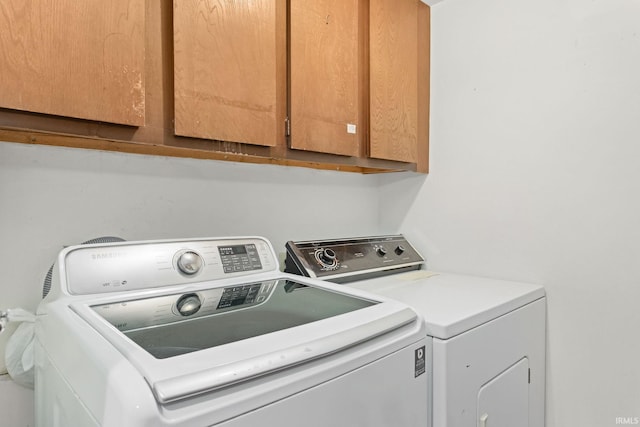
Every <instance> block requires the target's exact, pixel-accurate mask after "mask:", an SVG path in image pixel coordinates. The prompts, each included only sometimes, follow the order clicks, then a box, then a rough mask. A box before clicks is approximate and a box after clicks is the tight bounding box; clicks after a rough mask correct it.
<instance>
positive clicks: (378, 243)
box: [285, 235, 424, 283]
mask: <svg viewBox="0 0 640 427" xmlns="http://www.w3.org/2000/svg"><path fill="white" fill-rule="evenodd" d="M286 250H287V256H286V259H285V272H287V273H292V274H299V275H302V276H307V277H316V278H320V279H326V280H330V281H332V282H336V283H346V282H350V281H355V280H361V279H364V278H371V277H377V276H382V275H385V274H391V273H397V272H399V271H404V270H417V269H420V268H421V266H422V264H424V258H422V256H420V254H419V253H418V252H417V251H416V250H415V249H414V248H413V246H411V244H410V243H409V242H408V241H407V239H405V238H404V236H402V235H391V236H375V237H358V238H349V239H335V240H314V241H301V242H293V241H289V242H287V244H286Z"/></svg>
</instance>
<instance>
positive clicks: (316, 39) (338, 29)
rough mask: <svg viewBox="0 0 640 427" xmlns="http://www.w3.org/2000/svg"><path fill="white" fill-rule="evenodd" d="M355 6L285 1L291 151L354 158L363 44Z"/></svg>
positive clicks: (342, 0)
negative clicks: (293, 149) (287, 2)
mask: <svg viewBox="0 0 640 427" xmlns="http://www.w3.org/2000/svg"><path fill="white" fill-rule="evenodd" d="M361 3H364V2H363V1H359V0H313V1H309V0H291V6H290V7H291V11H290V15H291V16H290V24H289V25H290V98H289V99H290V119H291V148H295V149H301V150H310V151H318V152H323V153H332V154H342V155H347V156H358V155H360V147H361V141H362V140H363V135H365V133H366V132H365V127H366V126H365V123H363V119H362V117H364V112H363V107H364V106H365V103H364V102H363V94H364V78H363V73H364V70H363V68H362V66H361V65H362V63H363V61H362V56H361V55H363V54H364V51H363V49H364V46H365V43H364V42H365V40H364V38H363V36H364V35H365V34H364V31H363V27H362V25H363V22H362V19H360V17H361V14H362V13H361V9H362V8H363V7H364V6H363V5H362V4H361Z"/></svg>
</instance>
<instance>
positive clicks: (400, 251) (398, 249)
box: [395, 245, 404, 255]
mask: <svg viewBox="0 0 640 427" xmlns="http://www.w3.org/2000/svg"><path fill="white" fill-rule="evenodd" d="M395 253H396V255H402V254H403V253H404V246H402V245H398V246H397V247H396V250H395Z"/></svg>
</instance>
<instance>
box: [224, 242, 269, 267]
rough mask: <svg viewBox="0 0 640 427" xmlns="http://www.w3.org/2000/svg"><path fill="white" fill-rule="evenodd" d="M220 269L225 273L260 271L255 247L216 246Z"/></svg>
mask: <svg viewBox="0 0 640 427" xmlns="http://www.w3.org/2000/svg"><path fill="white" fill-rule="evenodd" d="M218 252H219V253H220V260H221V261H222V268H223V269H224V272H225V273H237V272H240V271H252V270H260V269H261V268H262V264H261V263H260V255H258V250H257V249H256V245H254V244H250V245H228V246H218Z"/></svg>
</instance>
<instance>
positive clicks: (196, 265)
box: [178, 251, 204, 276]
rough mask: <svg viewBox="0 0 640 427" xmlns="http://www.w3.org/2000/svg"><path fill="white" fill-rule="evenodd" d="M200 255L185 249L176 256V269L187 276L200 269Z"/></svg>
mask: <svg viewBox="0 0 640 427" xmlns="http://www.w3.org/2000/svg"><path fill="white" fill-rule="evenodd" d="M203 264H204V263H203V262H202V257H200V255H198V254H197V253H195V252H192V251H186V252H184V253H182V254H180V256H179V257H178V269H179V270H180V271H181V272H183V273H184V274H187V275H189V276H193V275H194V274H196V273H198V272H199V271H200V270H202V265H203Z"/></svg>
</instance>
